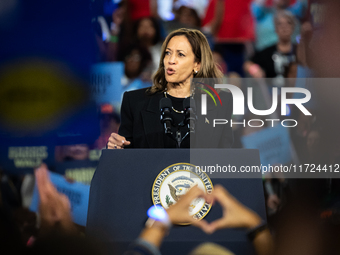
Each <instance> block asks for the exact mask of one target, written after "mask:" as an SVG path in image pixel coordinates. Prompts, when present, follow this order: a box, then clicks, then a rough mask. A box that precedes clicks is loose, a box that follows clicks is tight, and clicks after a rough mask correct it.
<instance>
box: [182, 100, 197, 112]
mask: <svg viewBox="0 0 340 255" xmlns="http://www.w3.org/2000/svg"><path fill="white" fill-rule="evenodd" d="M188 108H191V109H192V110H193V111H194V112H196V102H195V99H193V98H192V97H187V98H185V99H184V100H183V109H184V110H186V109H188Z"/></svg>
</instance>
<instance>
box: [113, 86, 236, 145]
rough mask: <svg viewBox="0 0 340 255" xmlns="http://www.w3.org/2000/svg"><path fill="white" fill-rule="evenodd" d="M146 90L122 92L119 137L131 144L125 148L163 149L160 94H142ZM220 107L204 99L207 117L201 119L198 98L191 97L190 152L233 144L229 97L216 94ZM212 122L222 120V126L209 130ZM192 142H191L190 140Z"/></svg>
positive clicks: (229, 94)
mask: <svg viewBox="0 0 340 255" xmlns="http://www.w3.org/2000/svg"><path fill="white" fill-rule="evenodd" d="M146 90H147V89H139V90H134V91H129V92H125V93H124V96H123V102H122V106H121V125H120V128H119V132H118V133H119V134H120V135H121V136H124V137H125V138H126V139H127V140H128V141H130V142H131V145H130V146H127V147H126V148H129V147H131V148H164V127H163V125H162V124H161V121H160V110H159V102H160V100H161V99H162V98H163V97H164V93H156V94H153V95H147V94H146ZM219 95H220V97H221V101H222V105H223V106H221V105H220V103H219V101H218V100H217V99H216V102H217V103H218V104H217V106H215V104H214V103H213V100H212V99H210V100H209V97H208V100H207V101H208V102H207V115H205V116H202V115H201V100H200V96H196V97H195V101H196V106H197V117H198V120H197V122H196V134H195V137H191V138H190V139H191V145H192V147H194V148H229V147H231V145H232V143H233V135H232V128H231V127H230V119H231V114H232V110H233V104H232V96H231V93H228V92H223V91H222V92H220V94H219ZM214 119H226V120H228V123H227V124H225V125H216V127H213V120H214ZM192 139H193V140H192Z"/></svg>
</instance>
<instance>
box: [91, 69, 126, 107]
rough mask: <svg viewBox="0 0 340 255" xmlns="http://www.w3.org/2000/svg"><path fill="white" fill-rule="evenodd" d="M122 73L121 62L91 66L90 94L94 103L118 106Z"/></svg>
mask: <svg viewBox="0 0 340 255" xmlns="http://www.w3.org/2000/svg"><path fill="white" fill-rule="evenodd" d="M123 73H124V63H123V62H112V63H98V64H95V65H93V66H92V72H91V93H92V96H93V98H94V100H95V101H96V103H98V104H102V103H110V104H112V105H114V106H120V103H121V99H122V93H123V86H122V77H123ZM118 108H119V107H118Z"/></svg>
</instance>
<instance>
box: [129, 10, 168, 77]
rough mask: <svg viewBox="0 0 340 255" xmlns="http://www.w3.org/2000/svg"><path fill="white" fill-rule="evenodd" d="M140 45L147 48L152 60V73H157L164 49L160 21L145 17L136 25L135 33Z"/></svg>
mask: <svg viewBox="0 0 340 255" xmlns="http://www.w3.org/2000/svg"><path fill="white" fill-rule="evenodd" d="M133 34H134V35H135V37H136V41H137V43H138V44H140V45H142V46H143V47H145V48H147V49H148V50H149V52H150V54H151V58H152V73H154V72H155V71H157V67H158V65H159V59H160V57H161V56H160V52H161V48H162V43H161V42H162V40H161V32H160V27H159V24H158V21H157V20H156V19H155V18H153V17H144V18H141V19H139V20H137V21H136V22H135V24H134V33H133Z"/></svg>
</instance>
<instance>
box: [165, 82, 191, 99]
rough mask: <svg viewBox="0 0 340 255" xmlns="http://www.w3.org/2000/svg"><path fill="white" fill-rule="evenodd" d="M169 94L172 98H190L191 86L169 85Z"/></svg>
mask: <svg viewBox="0 0 340 255" xmlns="http://www.w3.org/2000/svg"><path fill="white" fill-rule="evenodd" d="M167 92H168V94H169V95H170V96H173V97H179V98H185V97H189V96H190V94H191V93H190V85H189V86H186V85H181V84H173V83H168V85H167Z"/></svg>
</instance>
